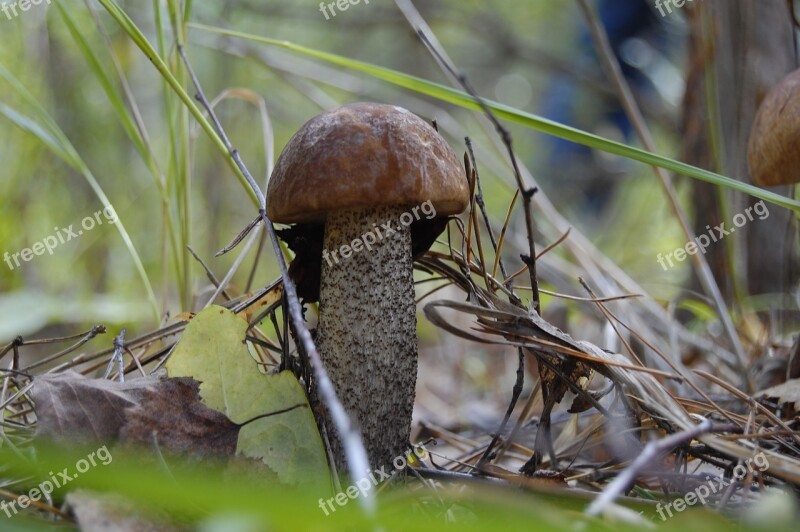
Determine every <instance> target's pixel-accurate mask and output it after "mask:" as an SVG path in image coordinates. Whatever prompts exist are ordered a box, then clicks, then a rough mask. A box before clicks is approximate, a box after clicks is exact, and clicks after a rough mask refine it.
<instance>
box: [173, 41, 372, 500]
mask: <svg viewBox="0 0 800 532" xmlns="http://www.w3.org/2000/svg"><path fill="white" fill-rule="evenodd" d="M178 53H179V54H180V56H181V58H182V59H183V62H184V65H185V66H186V70H187V71H188V73H189V76H190V77H191V80H192V84H193V85H194V88H195V90H196V91H197V95H196V98H197V100H198V101H199V102H200V103H201V104H202V105H203V107H205V109H206V111H207V112H208V114H209V116H210V117H211V119H212V120H213V123H214V127H215V128H216V129H217V133H218V134H219V136H220V138H221V139H222V142H223V143H224V144H225V147H226V149H227V150H228V152H229V153H230V155H231V157H232V158H233V160H234V162H235V163H236V166H237V167H238V168H239V170H240V171H241V172H242V173H243V174H244V176H245V177H246V179H247V182H248V183H249V184H250V186H251V187H252V188H253V192H254V193H255V194H256V196H257V197H258V202H259V205H260V208H259V216H260V217H261V220H262V221H263V222H264V226H265V228H266V230H267V233H268V234H269V238H270V241H271V242H272V248H273V250H274V251H275V256H276V260H277V262H278V267H279V268H280V271H281V278H282V279H283V289H284V294H285V296H286V299H287V304H288V306H289V315H290V317H291V319H292V322H293V325H294V327H295V330H296V331H297V336H298V337H299V339H300V342H301V344H302V346H303V348H304V350H305V352H306V353H307V355H308V357H309V359H310V362H311V369H312V370H313V372H314V378H315V381H316V385H317V389H318V391H319V393H320V395H321V396H322V398H323V400H324V402H325V406H326V407H327V408H328V411H329V412H330V414H331V420H332V421H333V423H334V425H335V428H336V431H337V433H338V434H339V438H340V439H341V441H342V443H343V445H344V450H345V456H346V458H347V465H348V468H349V471H350V476H351V478H360V476H361V475H362V474H363V472H364V471H367V470H369V469H370V466H369V460H368V459H367V452H366V450H365V449H364V444H363V442H362V440H361V435H360V434H359V433H358V430H357V429H356V428H355V427H354V426H353V424H352V422H351V421H350V418H349V417H348V415H347V412H346V411H345V409H344V407H343V406H342V403H341V402H340V401H339V398H338V397H337V396H336V390H335V389H334V388H333V384H332V383H331V381H330V379H329V378H328V374H327V372H326V371H325V367H324V366H323V364H322V359H321V358H320V356H319V352H318V351H317V348H316V346H315V345H314V340H313V339H312V338H311V333H310V332H309V331H308V328H307V327H306V324H305V322H304V321H303V311H302V308H301V307H300V301H299V300H298V298H297V290H296V288H295V286H294V282H292V279H291V278H290V277H289V272H288V269H287V268H286V261H284V259H283V253H282V251H281V246H280V242H278V236H277V235H276V234H275V228H274V227H273V225H272V222H271V221H270V219H269V218H267V211H266V199H265V198H264V194H263V192H261V190H260V189H259V188H258V185H257V184H256V182H255V180H254V179H253V176H252V175H251V174H250V171H249V170H248V169H247V167H246V166H245V164H244V162H242V158H241V157H240V156H239V152H238V151H237V150H236V149H235V148H234V147H233V145H232V144H231V142H230V140H229V139H228V136H227V135H226V134H225V132H224V130H223V129H222V125H221V124H220V123H219V120H218V119H217V117H216V115H215V114H214V110H213V109H212V107H211V105H210V104H209V102H208V100H207V99H206V97H205V95H204V94H203V89H202V87H201V86H200V82H199V81H198V79H197V76H195V74H194V71H193V70H192V67H191V65H190V64H189V60H188V59H187V57H186V53H185V52H184V50H183V46H182V45H178ZM358 500H359V502H360V505H361V507H362V508H363V509H364V511H365V512H366V513H367V514H368V515H374V513H375V510H376V504H375V499H374V497H370V496H369V495H367V496H364V497H359V499H358Z"/></svg>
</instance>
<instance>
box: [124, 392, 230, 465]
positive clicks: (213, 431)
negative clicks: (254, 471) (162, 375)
mask: <svg viewBox="0 0 800 532" xmlns="http://www.w3.org/2000/svg"><path fill="white" fill-rule="evenodd" d="M199 389H200V383H198V382H197V381H195V380H194V379H192V378H188V377H179V378H173V379H164V380H163V381H161V382H159V383H157V386H154V387H152V388H149V389H145V390H144V395H143V397H142V401H141V404H139V405H136V406H133V407H131V408H129V409H128V410H127V411H126V416H127V422H126V424H125V426H124V427H122V430H121V431H120V441H121V442H124V443H139V444H143V445H148V446H152V445H158V447H159V449H161V450H165V451H168V452H171V453H174V454H186V455H189V456H192V457H206V456H229V457H230V456H233V455H234V454H235V453H236V441H237V439H238V437H239V425H237V424H235V423H233V422H232V421H231V420H230V419H228V418H227V417H226V416H225V415H224V414H222V413H221V412H218V411H217V410H213V409H211V408H209V407H207V406H206V405H204V404H203V403H202V402H201V401H200V395H199Z"/></svg>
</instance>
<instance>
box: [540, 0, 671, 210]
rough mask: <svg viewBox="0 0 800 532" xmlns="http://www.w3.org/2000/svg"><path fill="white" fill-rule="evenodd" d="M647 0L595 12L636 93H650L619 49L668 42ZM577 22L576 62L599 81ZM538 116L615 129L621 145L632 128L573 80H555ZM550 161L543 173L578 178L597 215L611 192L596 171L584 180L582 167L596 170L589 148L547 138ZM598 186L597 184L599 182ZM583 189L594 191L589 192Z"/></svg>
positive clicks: (615, 1) (618, 0) (613, 105)
mask: <svg viewBox="0 0 800 532" xmlns="http://www.w3.org/2000/svg"><path fill="white" fill-rule="evenodd" d="M650 1H651V0H599V1H598V3H597V11H598V15H599V17H600V20H601V22H602V24H603V26H604V27H605V29H606V32H607V33H608V37H609V40H610V42H611V46H612V48H613V50H614V54H615V55H616V57H617V60H618V61H619V63H620V65H621V68H622V72H623V74H624V76H625V78H626V79H627V81H628V83H629V84H630V86H631V88H632V89H633V91H634V92H635V93H642V92H647V91H650V92H652V89H653V87H652V84H651V82H650V79H649V78H648V77H647V76H646V75H645V73H644V72H642V71H641V70H640V69H639V68H637V67H636V66H633V65H631V64H630V63H629V62H627V61H625V60H624V59H623V58H624V47H625V45H626V43H629V42H630V40H631V39H638V40H639V42H647V43H648V44H649V45H650V46H652V47H653V48H655V49H661V50H663V48H665V47H666V41H667V39H665V38H663V32H662V31H661V29H662V26H663V24H662V21H661V19H662V17H660V16H658V14H657V13H656V12H655V11H654V10H653V8H652V6H651V5H650ZM580 20H581V29H580V32H579V37H578V41H579V42H578V44H577V46H576V49H577V50H578V53H580V54H581V57H580V59H579V60H578V61H577V62H576V63H577V65H578V67H579V68H581V69H583V70H589V71H595V72H596V73H597V76H598V77H602V78H604V77H605V76H604V73H603V70H602V67H601V65H600V61H599V59H598V57H597V54H596V52H595V46H594V43H593V41H592V37H591V35H590V33H589V29H588V28H587V27H586V25H585V23H584V22H583V20H582V19H580ZM541 106H542V107H541V110H540V113H541V114H542V115H543V116H545V117H547V118H550V119H552V120H555V121H557V122H561V123H563V124H567V125H571V126H574V127H578V128H580V129H584V130H587V131H593V130H596V129H597V126H598V125H600V124H604V125H607V126H612V127H613V128H616V129H618V130H619V133H620V135H621V137H622V138H624V139H625V141H626V142H627V141H629V140H630V138H631V136H632V127H631V124H630V122H629V121H628V119H627V117H626V115H625V112H624V111H623V109H622V107H621V106H620V105H619V103H618V102H617V101H616V99H615V98H608V97H604V96H602V95H600V94H599V93H598V92H597V91H594V90H592V89H591V88H585V87H582V86H581V85H580V82H579V81H578V80H577V79H576V78H575V77H573V76H569V75H558V76H555V77H554V78H553V79H552V81H551V84H550V87H549V89H548V90H547V92H546V93H545V95H544V97H543V99H542V102H541ZM548 142H549V144H550V145H549V146H548V147H549V156H548V157H547V161H546V164H547V171H546V172H545V174H551V173H552V172H553V171H558V173H559V181H563V180H564V179H566V180H568V181H569V180H571V179H576V180H578V179H580V180H581V181H582V183H581V184H577V183H576V185H577V186H580V187H581V188H582V189H584V192H585V194H584V197H585V199H586V201H587V202H588V205H585V206H586V207H589V208H591V209H592V210H599V209H601V208H602V207H603V205H604V204H605V202H606V199H607V197H608V195H609V193H610V192H611V190H612V189H613V186H612V183H608V182H606V181H609V180H608V179H602V176H597V174H602V170H601V169H597V171H596V172H593V173H595V174H596V175H595V176H594V177H592V176H590V175H587V168H594V166H596V164H595V162H596V161H594V159H593V157H592V152H591V150H590V149H589V148H587V147H585V146H582V145H580V144H575V143H572V142H569V141H566V140H562V139H559V138H555V137H548ZM598 181H601V182H602V183H598ZM588 188H592V189H595V188H597V190H596V191H594V190H593V191H591V192H590V191H589V190H588Z"/></svg>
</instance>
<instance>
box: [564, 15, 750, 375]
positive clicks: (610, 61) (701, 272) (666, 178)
mask: <svg viewBox="0 0 800 532" xmlns="http://www.w3.org/2000/svg"><path fill="white" fill-rule="evenodd" d="M578 3H579V4H580V7H581V9H582V10H583V14H584V16H585V17H586V20H587V22H588V23H589V29H590V30H591V33H592V38H593V39H594V42H595V46H596V47H597V49H598V52H599V55H600V59H601V60H602V62H603V67H604V68H605V69H606V73H607V75H608V76H609V77H610V78H611V81H612V82H613V84H614V87H615V89H616V91H617V94H618V97H619V99H620V103H621V104H622V107H623V108H624V109H625V114H626V115H627V116H628V119H629V120H630V121H631V123H632V124H633V127H634V129H635V130H636V133H637V135H638V136H639V139H640V140H641V141H642V144H644V146H645V148H647V150H648V151H651V152H654V153H655V151H656V145H655V141H654V140H653V136H652V135H651V133H650V130H649V129H648V127H647V124H646V123H645V121H644V117H643V116H642V112H641V110H640V109H639V106H638V104H637V103H636V100H635V99H634V97H633V93H632V92H631V89H630V87H629V86H628V83H627V82H626V81H625V78H624V76H623V74H622V69H621V68H620V66H619V62H618V61H617V59H616V57H615V56H614V53H613V51H612V48H611V44H610V42H609V40H608V34H607V33H606V31H605V29H604V28H603V25H602V23H601V22H600V20H599V18H598V16H597V13H596V12H595V10H594V9H593V8H592V7H591V6H590V5H589V3H588V2H587V1H586V0H578ZM653 171H654V172H655V173H656V175H657V176H658V179H659V181H660V182H661V186H662V188H663V189H664V192H665V193H666V195H667V198H668V199H669V202H670V205H671V206H672V210H673V212H674V213H675V217H676V218H677V219H678V222H679V224H680V226H681V229H682V230H683V234H684V236H685V237H686V239H687V241H689V242H693V241H694V240H695V237H696V235H695V234H694V231H693V230H692V228H691V226H690V225H689V221H688V220H687V218H686V213H685V212H684V211H683V209H681V207H680V203H679V202H678V197H677V194H676V193H675V189H674V187H673V186H672V180H671V178H670V175H669V174H668V173H667V171H666V170H664V169H663V168H659V167H656V166H654V167H653ZM691 257H692V264H693V265H694V267H695V272H696V273H697V277H698V279H699V280H700V283H701V284H702V285H703V288H704V289H705V291H706V292H707V293H708V294H709V295H710V296H711V298H712V299H713V300H714V305H715V306H716V307H717V312H718V313H719V317H720V320H721V321H722V325H723V326H724V328H725V332H726V333H727V334H728V337H729V338H730V341H731V345H732V346H733V350H734V352H735V353H736V355H737V357H738V359H737V362H738V363H739V365H738V367H737V369H738V370H739V371H740V374H741V375H742V376H743V378H744V379H745V381H746V380H747V374H748V373H747V371H746V368H747V357H746V356H745V352H744V348H743V347H742V343H741V341H740V340H739V335H738V334H737V333H736V328H735V327H734V325H733V321H732V320H731V315H730V312H729V311H728V308H727V307H726V305H725V301H724V300H723V298H722V294H721V293H720V291H719V286H718V285H717V281H716V279H714V275H713V274H712V273H711V268H710V267H709V266H708V261H707V260H706V258H705V255H704V254H702V253H695V254H694V255H691ZM748 388H749V386H748Z"/></svg>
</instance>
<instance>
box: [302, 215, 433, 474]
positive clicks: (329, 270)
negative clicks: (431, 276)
mask: <svg viewBox="0 0 800 532" xmlns="http://www.w3.org/2000/svg"><path fill="white" fill-rule="evenodd" d="M403 212H405V210H404V209H403V208H402V207H376V208H369V209H354V210H343V211H337V212H334V213H331V214H329V215H328V218H327V220H326V223H325V240H324V244H323V250H324V252H323V259H322V282H321V286H320V304H319V330H318V335H317V346H318V348H319V351H320V355H321V356H322V360H323V362H324V363H325V367H326V369H327V371H328V374H329V375H330V378H331V381H332V382H333V385H334V387H335V388H336V393H337V394H338V396H339V399H340V400H341V401H342V403H343V405H344V407H345V409H346V410H347V412H348V414H349V415H350V417H351V420H352V421H353V422H354V423H357V424H358V426H359V427H360V428H361V434H362V437H363V439H364V446H365V447H366V450H367V455H368V456H369V460H370V463H371V465H372V466H373V467H380V466H388V465H390V464H391V463H392V461H393V460H394V459H395V458H397V457H398V456H403V454H404V452H405V451H406V449H407V447H408V443H409V436H410V430H411V413H412V410H413V407H414V387H415V385H416V380H417V318H416V303H415V301H414V297H415V293H414V278H413V259H412V255H411V232H410V229H409V227H408V226H403V225H402V224H401V223H400V222H399V220H400V215H401V214H402V213H403ZM387 223H391V228H392V230H393V232H389V230H388V229H387V227H388V226H385V224H387ZM358 242H360V243H358ZM343 246H348V247H349V248H350V249H351V250H352V252H348V251H347V249H348V248H344V247H343ZM343 255H344V256H343ZM348 255H349V257H347V256H348ZM326 419H327V420H328V422H327V423H326V425H327V426H328V427H329V428H330V427H332V426H333V425H332V424H331V423H330V420H329V418H326ZM328 437H329V440H330V442H331V447H332V449H333V454H334V458H335V460H336V465H337V468H338V469H339V470H340V471H346V469H345V468H344V465H345V458H344V451H343V449H342V444H341V441H340V440H339V438H338V435H337V434H336V433H335V431H333V430H328Z"/></svg>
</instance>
